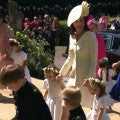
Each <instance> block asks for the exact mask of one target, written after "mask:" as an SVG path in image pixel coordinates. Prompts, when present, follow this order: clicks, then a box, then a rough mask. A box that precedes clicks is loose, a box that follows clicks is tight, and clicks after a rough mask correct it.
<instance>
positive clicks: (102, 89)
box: [89, 78, 106, 97]
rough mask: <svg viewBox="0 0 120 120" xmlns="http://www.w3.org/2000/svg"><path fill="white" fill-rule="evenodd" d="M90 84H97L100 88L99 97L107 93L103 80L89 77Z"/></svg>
mask: <svg viewBox="0 0 120 120" xmlns="http://www.w3.org/2000/svg"><path fill="white" fill-rule="evenodd" d="M89 82H90V85H95V86H97V87H98V88H99V89H100V94H99V96H98V97H101V96H102V95H106V85H105V83H104V82H103V80H99V79H97V78H89Z"/></svg>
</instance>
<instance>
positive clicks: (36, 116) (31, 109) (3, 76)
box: [0, 64, 52, 120]
mask: <svg viewBox="0 0 120 120" xmlns="http://www.w3.org/2000/svg"><path fill="white" fill-rule="evenodd" d="M24 77H25V73H24V69H23V67H22V66H19V65H14V64H11V65H8V66H5V67H3V68H2V69H1V73H0V83H1V84H2V85H3V86H4V87H8V88H9V89H11V90H13V91H14V99H15V106H16V115H15V117H14V118H13V119H12V120H52V117H51V114H50V111H49V108H48V106H47V104H46V103H45V101H44V99H43V96H42V93H41V92H40V91H39V90H38V89H37V88H36V86H34V85H33V84H32V83H30V82H28V81H27V80H25V78H24Z"/></svg>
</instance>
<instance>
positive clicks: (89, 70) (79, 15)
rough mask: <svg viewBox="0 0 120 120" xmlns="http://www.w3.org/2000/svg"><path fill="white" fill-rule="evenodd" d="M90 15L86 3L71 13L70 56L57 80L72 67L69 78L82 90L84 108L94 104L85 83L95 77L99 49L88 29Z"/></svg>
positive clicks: (69, 22) (69, 19) (94, 37)
mask: <svg viewBox="0 0 120 120" xmlns="http://www.w3.org/2000/svg"><path fill="white" fill-rule="evenodd" d="M88 14H89V7H88V3H87V2H85V1H83V2H82V4H81V5H78V6H76V7H74V8H73V9H72V10H71V11H70V13H69V16H68V20H67V25H68V27H70V44H69V55H68V58H67V60H66V61H65V63H64V65H63V66H62V68H61V70H60V72H59V75H58V76H57V79H62V77H63V76H66V75H67V73H68V71H69V70H70V68H71V67H72V70H71V73H70V76H69V77H70V78H73V79H74V80H75V86H77V87H79V88H80V90H81V93H82V100H81V105H82V106H84V107H91V103H92V98H91V95H90V92H89V91H88V89H87V88H86V87H84V86H83V83H84V79H85V78H89V77H94V76H95V68H96V63H97V49H98V46H97V40H96V35H95V33H93V32H91V31H89V29H88V27H87V23H86V17H87V16H88ZM86 100H87V101H86Z"/></svg>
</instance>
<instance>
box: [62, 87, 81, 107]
mask: <svg viewBox="0 0 120 120" xmlns="http://www.w3.org/2000/svg"><path fill="white" fill-rule="evenodd" d="M62 96H63V100H64V101H66V102H68V103H69V104H70V105H72V106H78V105H80V102H81V91H80V89H79V88H78V87H75V86H69V87H66V88H65V89H64V90H63V91H62Z"/></svg>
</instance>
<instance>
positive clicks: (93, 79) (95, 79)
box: [88, 77, 105, 87]
mask: <svg viewBox="0 0 120 120" xmlns="http://www.w3.org/2000/svg"><path fill="white" fill-rule="evenodd" d="M88 80H89V82H90V84H93V83H95V84H97V85H100V86H103V87H105V82H104V81H103V80H99V79H97V78H92V77H91V78H89V79H88Z"/></svg>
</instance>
